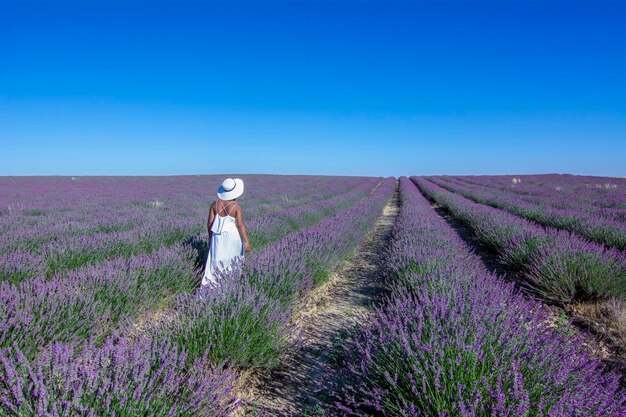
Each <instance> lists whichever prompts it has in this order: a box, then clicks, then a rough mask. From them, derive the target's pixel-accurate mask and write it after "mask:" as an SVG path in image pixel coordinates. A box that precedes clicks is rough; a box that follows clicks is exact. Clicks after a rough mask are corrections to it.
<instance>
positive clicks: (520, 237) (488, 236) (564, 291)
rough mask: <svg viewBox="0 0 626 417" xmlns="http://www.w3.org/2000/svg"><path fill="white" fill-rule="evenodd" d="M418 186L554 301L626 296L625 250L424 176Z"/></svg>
mask: <svg viewBox="0 0 626 417" xmlns="http://www.w3.org/2000/svg"><path fill="white" fill-rule="evenodd" d="M412 179H413V181H414V182H415V183H416V184H417V185H418V187H419V188H420V190H421V191H422V192H423V193H424V194H426V195H427V196H428V197H429V198H431V199H433V200H434V201H435V202H437V204H439V205H441V206H444V207H445V208H447V209H448V210H449V211H450V212H451V213H452V215H453V216H454V217H456V218H457V219H459V220H461V221H463V222H464V223H465V224H467V225H468V226H469V227H470V228H471V229H472V230H473V231H474V232H475V234H476V236H477V238H478V239H479V240H480V241H481V242H482V243H483V244H485V245H487V246H489V247H490V248H491V249H493V250H494V251H496V252H497V253H498V254H499V256H500V258H501V260H502V261H503V262H505V263H507V264H508V265H509V266H510V267H511V268H513V269H516V270H519V271H520V275H521V276H522V277H523V278H524V279H525V284H526V285H527V286H528V287H529V289H530V290H531V291H533V292H534V293H535V294H537V295H538V296H540V297H542V298H544V299H546V300H549V301H553V302H559V303H569V302H572V301H575V300H593V299H598V298H606V297H619V298H625V297H626V254H625V253H624V252H623V251H619V250H617V249H613V248H606V247H605V246H603V245H599V244H597V243H593V242H589V241H586V240H584V239H582V238H580V237H578V236H576V235H574V234H572V233H571V232H568V231H564V230H558V229H552V228H544V227H542V226H539V225H538V224H536V223H534V222H531V221H529V220H526V219H523V218H521V217H518V216H515V215H513V214H511V213H508V212H506V211H503V210H499V209H496V208H493V207H489V206H485V205H482V204H478V203H474V202H472V201H470V200H468V199H466V198H465V197H462V196H460V195H458V194H454V193H451V192H450V191H447V190H445V189H443V188H441V187H440V186H438V185H436V184H434V183H432V182H430V181H427V180H425V179H423V178H419V177H412Z"/></svg>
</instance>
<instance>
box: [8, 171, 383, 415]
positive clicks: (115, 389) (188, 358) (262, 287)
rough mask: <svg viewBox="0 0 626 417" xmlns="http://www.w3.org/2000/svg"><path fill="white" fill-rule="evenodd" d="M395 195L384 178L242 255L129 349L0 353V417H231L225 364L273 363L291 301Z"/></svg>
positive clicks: (116, 345) (230, 378)
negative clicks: (212, 285) (311, 222)
mask: <svg viewBox="0 0 626 417" xmlns="http://www.w3.org/2000/svg"><path fill="white" fill-rule="evenodd" d="M394 189H395V180H394V179H387V180H386V181H385V182H384V183H383V184H381V186H380V187H378V188H377V189H376V191H375V192H374V193H373V194H371V195H370V196H368V197H367V198H366V199H364V200H362V201H360V202H359V203H357V204H356V205H355V206H353V207H350V208H347V209H345V210H343V211H341V212H339V213H337V214H335V215H333V216H332V217H330V218H328V219H327V220H325V221H323V222H321V223H319V224H318V225H315V226H313V227H311V228H309V229H306V230H302V231H299V232H296V233H292V234H289V235H288V236H287V237H285V238H284V239H282V240H281V241H280V242H276V243H274V244H271V245H268V246H266V247H265V248H264V249H263V250H262V251H261V252H259V253H257V254H254V255H252V256H250V257H248V258H247V260H246V262H245V265H244V268H243V269H242V270H241V272H240V273H239V274H237V275H230V276H225V277H224V278H223V280H222V281H221V285H220V287H219V288H216V289H205V290H203V291H200V292H199V293H198V294H195V295H191V294H190V295H187V296H181V297H180V298H179V306H178V309H177V310H176V311H174V312H173V315H172V317H171V321H170V322H169V323H166V324H165V325H164V326H159V327H155V328H153V329H152V330H153V331H152V332H148V333H147V334H145V336H146V337H140V338H139V339H138V340H136V341H135V342H133V343H130V340H129V339H124V338H122V339H118V338H115V337H111V338H107V339H106V340H105V342H104V345H103V346H102V347H94V345H93V344H89V345H87V346H86V347H83V349H78V350H79V351H80V352H81V353H77V347H73V346H72V345H71V344H55V345H53V346H52V347H50V348H48V349H46V350H45V351H44V352H42V353H41V354H40V355H39V356H38V358H37V359H35V360H29V359H28V358H26V357H25V356H24V355H22V354H21V352H20V350H19V349H18V348H16V347H13V348H5V349H2V350H0V363H2V368H0V381H1V382H2V383H0V413H6V414H11V413H12V412H13V410H20V412H22V414H38V415H50V416H71V415H77V414H78V415H89V416H105V415H113V414H115V415H121V416H131V415H163V416H166V415H168V416H169V415H171V416H173V415H181V416H191V415H205V416H230V415H231V413H232V412H233V410H234V409H235V408H236V406H237V398H235V396H234V394H233V384H234V378H235V376H236V375H235V374H234V371H233V370H232V369H233V368H232V367H231V366H228V367H226V368H224V366H223V365H224V363H225V362H227V363H229V364H230V365H238V366H272V365H275V363H276V358H277V356H278V354H279V351H280V349H282V348H283V347H284V346H285V345H284V342H285V336H286V334H287V332H288V331H289V328H288V324H287V323H288V319H289V316H290V306H291V303H292V302H293V300H295V299H296V298H297V297H299V296H300V295H302V294H303V293H304V292H305V291H306V290H307V289H308V288H310V287H311V286H312V285H314V283H319V282H321V281H322V280H323V279H324V277H326V276H327V275H328V271H329V270H330V269H332V268H333V267H335V266H337V265H338V264H339V262H341V260H342V259H343V258H344V257H345V256H346V255H347V254H348V253H349V252H350V251H351V250H352V249H353V248H354V245H355V244H358V243H360V242H361V241H362V240H363V238H364V235H365V234H366V232H367V231H368V230H369V229H370V228H371V226H372V224H373V221H374V220H375V219H376V217H377V216H378V215H379V214H380V210H381V209H382V207H383V206H384V204H385V203H386V202H387V201H388V199H389V198H390V196H391V194H392V192H393V190H394ZM216 364H217V366H216ZM224 369H226V370H224ZM59 382H61V383H59Z"/></svg>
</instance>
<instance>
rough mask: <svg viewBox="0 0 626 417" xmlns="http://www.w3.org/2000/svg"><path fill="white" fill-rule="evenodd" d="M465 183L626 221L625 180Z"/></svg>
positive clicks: (471, 179) (487, 179) (528, 178)
mask: <svg viewBox="0 0 626 417" xmlns="http://www.w3.org/2000/svg"><path fill="white" fill-rule="evenodd" d="M454 178H455V179H458V180H459V181H462V182H463V183H466V184H471V185H479V186H483V187H486V188H489V189H490V190H493V191H496V192H505V193H510V194H514V195H515V196H517V197H518V198H520V199H522V200H524V201H527V202H530V203H534V204H540V205H541V204H544V205H546V204H547V205H551V206H553V207H555V208H563V209H567V208H571V209H575V210H580V211H586V212H589V213H591V214H594V215H598V216H601V217H605V218H610V219H613V220H618V221H626V181H624V179H622V178H606V177H585V176H578V175H522V176H508V175H506V176H461V177H454Z"/></svg>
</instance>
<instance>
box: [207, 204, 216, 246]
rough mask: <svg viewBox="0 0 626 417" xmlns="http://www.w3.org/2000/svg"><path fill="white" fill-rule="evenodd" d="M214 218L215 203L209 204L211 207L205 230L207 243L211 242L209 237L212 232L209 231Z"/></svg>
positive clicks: (211, 235)
mask: <svg viewBox="0 0 626 417" xmlns="http://www.w3.org/2000/svg"><path fill="white" fill-rule="evenodd" d="M214 219H215V203H213V204H211V209H210V210H209V220H208V221H207V223H206V228H207V232H208V233H209V245H210V244H211V237H213V232H212V231H211V225H212V224H213V220H214Z"/></svg>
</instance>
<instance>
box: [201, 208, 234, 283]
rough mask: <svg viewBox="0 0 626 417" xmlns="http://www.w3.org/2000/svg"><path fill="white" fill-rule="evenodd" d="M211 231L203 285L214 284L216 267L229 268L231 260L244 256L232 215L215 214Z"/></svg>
mask: <svg viewBox="0 0 626 417" xmlns="http://www.w3.org/2000/svg"><path fill="white" fill-rule="evenodd" d="M224 211H225V210H224ZM211 232H213V234H212V236H211V242H210V246H209V254H208V256H207V261H206V268H205V270H204V277H203V278H202V285H203V286H204V285H209V284H216V282H217V276H216V269H217V270H219V271H225V270H227V269H230V268H231V266H232V264H233V262H235V261H236V260H237V259H243V256H244V255H243V254H244V251H243V249H244V248H243V242H242V240H241V236H240V235H239V229H237V223H236V222H235V218H234V217H233V216H231V215H229V214H227V215H226V216H224V217H222V216H220V215H219V213H218V214H216V215H215V218H214V219H213V224H212V225H211Z"/></svg>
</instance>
